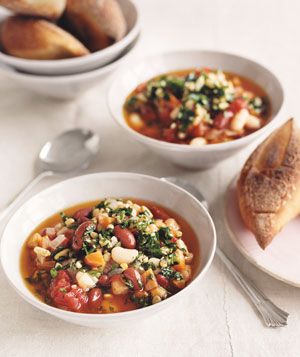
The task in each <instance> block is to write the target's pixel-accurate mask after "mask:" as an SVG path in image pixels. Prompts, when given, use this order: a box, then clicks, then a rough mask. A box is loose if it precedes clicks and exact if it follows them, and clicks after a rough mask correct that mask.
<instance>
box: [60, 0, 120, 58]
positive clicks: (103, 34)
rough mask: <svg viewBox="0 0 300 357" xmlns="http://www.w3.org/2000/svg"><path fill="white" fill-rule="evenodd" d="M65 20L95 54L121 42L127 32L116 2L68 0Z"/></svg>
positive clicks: (111, 0)
mask: <svg viewBox="0 0 300 357" xmlns="http://www.w3.org/2000/svg"><path fill="white" fill-rule="evenodd" d="M65 19H66V21H67V23H68V25H69V26H70V28H71V30H72V32H74V34H75V35H76V37H78V38H79V39H80V40H81V41H82V42H83V43H84V44H85V45H86V46H87V47H88V48H89V49H90V50H91V51H93V52H94V51H98V50H101V49H103V48H105V47H108V46H110V45H111V44H112V43H113V42H114V41H119V40H121V39H122V38H123V37H124V36H125V34H126V30H127V24H126V21H125V18H124V15H123V13H122V10H121V8H120V6H119V4H118V2H117V1H116V0H85V1H82V0H68V3H67V9H66V13H65Z"/></svg>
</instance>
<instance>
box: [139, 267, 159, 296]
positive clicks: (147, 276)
mask: <svg viewBox="0 0 300 357" xmlns="http://www.w3.org/2000/svg"><path fill="white" fill-rule="evenodd" d="M142 279H143V283H144V286H145V290H146V291H149V290H152V289H154V288H156V287H157V286H158V283H157V280H156V277H155V275H154V273H153V270H152V269H148V270H146V271H145V273H143V275H142Z"/></svg>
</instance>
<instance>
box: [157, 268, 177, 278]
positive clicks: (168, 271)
mask: <svg viewBox="0 0 300 357" xmlns="http://www.w3.org/2000/svg"><path fill="white" fill-rule="evenodd" d="M160 274H161V275H163V276H164V277H166V278H167V279H170V280H182V279H183V278H182V275H181V274H180V273H179V272H178V271H176V270H174V269H172V268H171V267H166V268H161V272H160Z"/></svg>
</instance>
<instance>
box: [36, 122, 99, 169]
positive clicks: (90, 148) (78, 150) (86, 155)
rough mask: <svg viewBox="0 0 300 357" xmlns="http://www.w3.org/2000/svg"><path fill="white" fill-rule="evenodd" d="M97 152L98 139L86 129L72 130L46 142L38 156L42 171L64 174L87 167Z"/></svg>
mask: <svg viewBox="0 0 300 357" xmlns="http://www.w3.org/2000/svg"><path fill="white" fill-rule="evenodd" d="M98 150H99V137H98V136H97V135H96V134H95V133H93V132H92V131H91V130H88V129H81V128H77V129H72V130H69V131H66V132H64V133H62V134H61V135H59V136H57V137H56V138H54V139H53V140H52V141H48V142H47V143H46V144H45V145H44V146H43V147H42V150H41V152H40V154H39V162H40V166H41V168H42V169H43V170H44V171H46V170H47V171H48V170H49V171H53V172H58V173H66V172H72V171H76V170H78V169H83V168H86V167H88V165H89V164H90V162H91V160H92V159H93V157H94V156H95V155H96V154H97V152H98Z"/></svg>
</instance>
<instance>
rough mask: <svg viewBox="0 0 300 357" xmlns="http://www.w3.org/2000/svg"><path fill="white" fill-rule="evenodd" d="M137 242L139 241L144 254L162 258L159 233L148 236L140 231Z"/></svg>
mask: <svg viewBox="0 0 300 357" xmlns="http://www.w3.org/2000/svg"><path fill="white" fill-rule="evenodd" d="M137 240H138V244H139V248H140V249H141V251H142V252H143V253H144V254H146V255H151V256H153V257H156V258H160V257H161V256H162V252H161V249H160V242H159V237H158V234H157V232H156V233H151V234H148V233H145V232H142V231H139V233H138V235H137Z"/></svg>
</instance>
